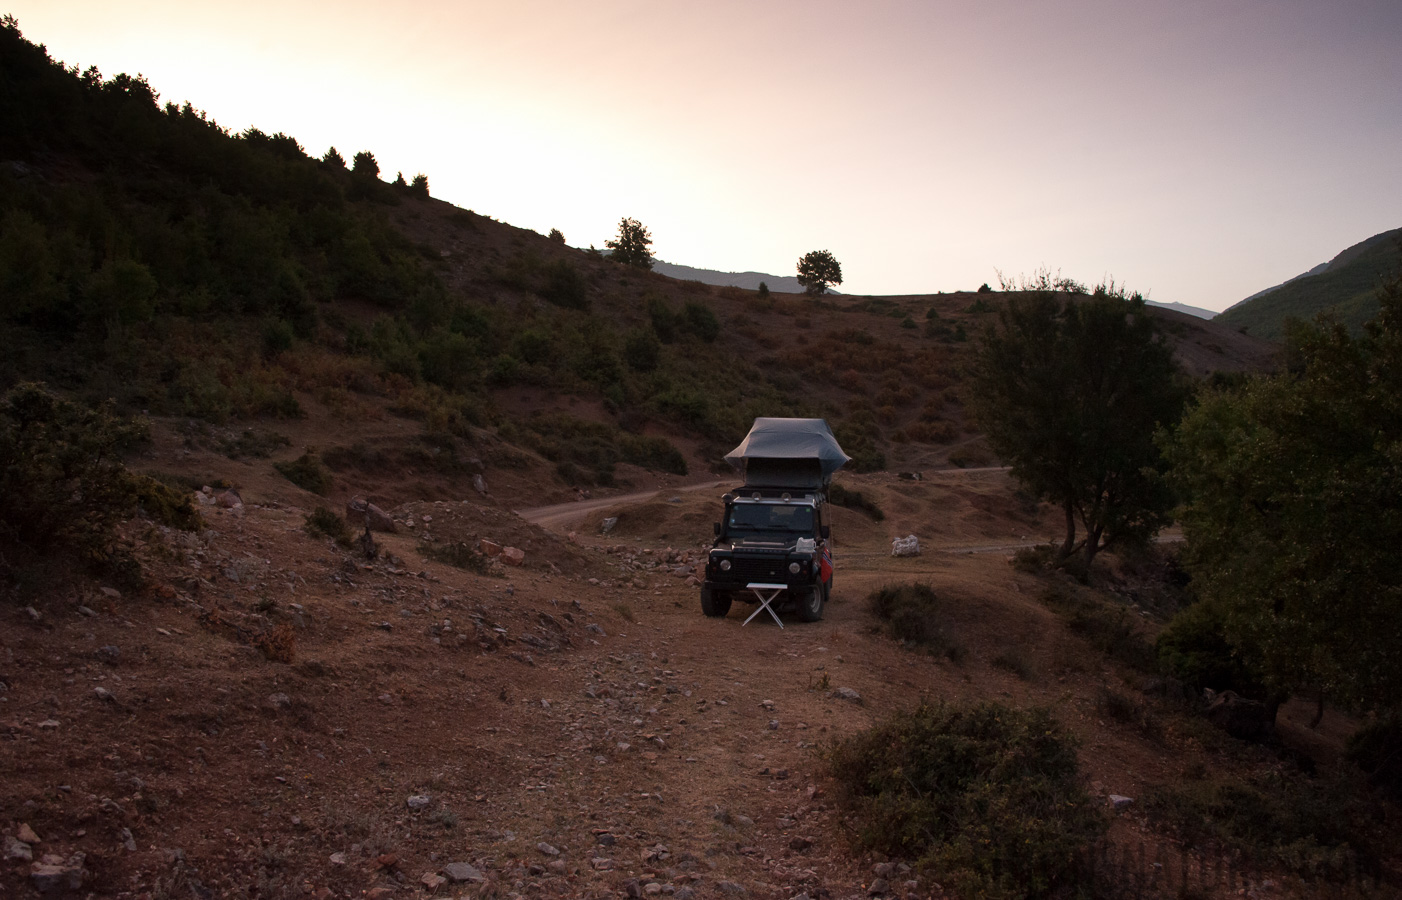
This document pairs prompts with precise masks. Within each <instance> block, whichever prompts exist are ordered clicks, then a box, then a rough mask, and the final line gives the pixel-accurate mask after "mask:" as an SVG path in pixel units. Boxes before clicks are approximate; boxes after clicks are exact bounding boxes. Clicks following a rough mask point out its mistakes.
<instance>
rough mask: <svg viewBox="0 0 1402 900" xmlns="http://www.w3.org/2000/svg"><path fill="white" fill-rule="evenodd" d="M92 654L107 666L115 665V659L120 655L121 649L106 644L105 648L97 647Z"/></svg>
mask: <svg viewBox="0 0 1402 900" xmlns="http://www.w3.org/2000/svg"><path fill="white" fill-rule="evenodd" d="M93 653H94V655H96V656H97V658H98V659H100V660H102V661H103V662H105V663H109V664H110V663H115V662H116V661H117V659H118V658H119V657H121V655H122V651H121V649H120V648H118V647H117V646H116V645H114V644H107V645H105V646H102V647H98V648H97V649H96V650H94V651H93Z"/></svg>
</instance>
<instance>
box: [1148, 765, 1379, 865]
mask: <svg viewBox="0 0 1402 900" xmlns="http://www.w3.org/2000/svg"><path fill="white" fill-rule="evenodd" d="M1359 788H1360V784H1358V783H1357V782H1354V781H1350V779H1349V777H1348V776H1347V775H1346V774H1345V773H1343V772H1342V771H1335V772H1332V773H1326V774H1325V775H1324V776H1323V777H1317V778H1310V777H1307V776H1305V775H1303V774H1299V773H1292V772H1288V771H1286V770H1283V769H1278V768H1270V769H1266V770H1264V771H1260V772H1257V773H1255V774H1253V775H1251V776H1250V777H1249V778H1246V779H1242V780H1237V779H1229V778H1209V779H1205V780H1202V781H1198V782H1183V783H1177V784H1173V785H1163V786H1160V787H1157V788H1153V789H1150V790H1149V791H1146V792H1145V797H1144V809H1145V812H1146V813H1147V814H1148V816H1149V821H1150V822H1151V823H1153V824H1154V825H1156V826H1157V827H1159V828H1162V829H1164V830H1165V831H1168V832H1169V833H1170V834H1172V835H1174V836H1175V837H1177V838H1178V839H1179V840H1181V841H1183V843H1184V844H1186V845H1187V846H1190V847H1207V846H1211V845H1216V846H1217V847H1221V848H1223V849H1227V850H1231V851H1235V852H1236V853H1239V854H1243V855H1246V856H1249V857H1253V858H1255V859H1256V860H1258V861H1260V862H1263V863H1266V864H1270V865H1277V866H1281V867H1283V868H1285V869H1287V870H1289V871H1291V872H1294V873H1297V874H1300V875H1306V876H1310V877H1320V876H1328V875H1329V874H1330V873H1335V874H1341V873H1343V872H1344V871H1345V870H1346V869H1349V868H1352V864H1362V866H1363V867H1364V868H1367V869H1375V867H1376V864H1377V854H1378V851H1379V849H1380V847H1381V846H1382V845H1381V844H1380V843H1379V841H1380V840H1382V837H1381V835H1378V834H1376V833H1375V832H1374V828H1376V823H1377V822H1378V821H1379V818H1380V813H1379V811H1378V810H1376V809H1371V808H1369V803H1368V801H1367V800H1366V798H1365V797H1364V795H1363V793H1362V792H1361V791H1360V790H1359Z"/></svg>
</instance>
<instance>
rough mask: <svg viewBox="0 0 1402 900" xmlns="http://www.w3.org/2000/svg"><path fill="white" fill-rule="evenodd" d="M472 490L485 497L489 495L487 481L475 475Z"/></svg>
mask: <svg viewBox="0 0 1402 900" xmlns="http://www.w3.org/2000/svg"><path fill="white" fill-rule="evenodd" d="M472 489H473V490H475V491H476V492H477V493H479V494H481V495H482V496H484V497H485V496H486V495H487V479H485V478H483V477H482V476H481V475H473V476H472Z"/></svg>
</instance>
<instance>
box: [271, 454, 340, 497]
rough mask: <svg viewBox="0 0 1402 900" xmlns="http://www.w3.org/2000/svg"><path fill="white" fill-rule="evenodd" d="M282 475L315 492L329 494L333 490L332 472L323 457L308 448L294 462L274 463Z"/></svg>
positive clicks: (306, 489) (302, 487)
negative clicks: (323, 461) (324, 463)
mask: <svg viewBox="0 0 1402 900" xmlns="http://www.w3.org/2000/svg"><path fill="white" fill-rule="evenodd" d="M273 468H274V469H277V470H278V472H279V473H280V474H281V475H282V477H284V478H286V479H287V480H288V481H290V482H292V483H293V484H295V485H297V487H299V488H301V489H302V490H304V491H311V492H312V493H313V494H327V493H329V492H330V491H331V485H332V479H331V472H330V471H329V470H327V468H326V466H324V465H323V464H322V462H321V458H320V457H318V456H317V455H316V454H314V453H312V452H311V451H310V450H308V451H307V452H306V453H303V454H302V455H301V456H299V457H297V458H296V459H294V460H293V461H292V462H282V463H273Z"/></svg>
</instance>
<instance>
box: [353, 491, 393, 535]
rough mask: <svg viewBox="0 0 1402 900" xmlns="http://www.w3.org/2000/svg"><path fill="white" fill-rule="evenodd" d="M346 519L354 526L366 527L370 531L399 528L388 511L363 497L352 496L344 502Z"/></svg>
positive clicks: (391, 531)
mask: <svg viewBox="0 0 1402 900" xmlns="http://www.w3.org/2000/svg"><path fill="white" fill-rule="evenodd" d="M346 521H347V522H349V523H350V524H351V525H354V526H356V527H360V528H366V527H368V528H369V529H370V530H371V531H386V532H390V533H393V532H396V531H398V530H399V526H397V525H395V524H394V519H392V518H391V517H390V514H389V513H387V512H385V511H384V510H383V509H380V508H379V507H378V506H376V505H375V504H373V503H371V502H370V501H369V500H366V499H365V498H364V497H352V498H351V499H350V500H349V501H348V502H347V503H346Z"/></svg>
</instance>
